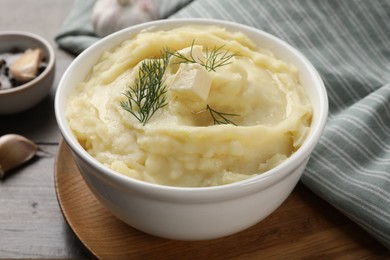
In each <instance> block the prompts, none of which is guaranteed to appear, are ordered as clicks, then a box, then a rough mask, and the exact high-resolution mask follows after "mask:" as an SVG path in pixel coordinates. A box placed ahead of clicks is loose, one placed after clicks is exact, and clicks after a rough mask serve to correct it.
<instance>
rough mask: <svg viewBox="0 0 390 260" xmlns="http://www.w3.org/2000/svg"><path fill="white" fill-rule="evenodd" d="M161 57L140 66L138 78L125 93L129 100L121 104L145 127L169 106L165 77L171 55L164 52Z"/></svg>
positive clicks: (146, 61)
mask: <svg viewBox="0 0 390 260" xmlns="http://www.w3.org/2000/svg"><path fill="white" fill-rule="evenodd" d="M161 56H162V57H161V59H158V58H153V59H146V60H144V61H143V62H142V63H141V64H140V67H139V72H138V78H136V79H135V81H134V84H133V85H131V86H130V87H129V90H127V91H126V92H125V93H124V95H125V96H126V98H127V100H126V101H121V102H120V105H121V107H122V108H123V109H124V110H126V111H128V112H129V113H131V114H132V115H133V116H134V117H135V118H136V119H137V120H138V121H140V122H141V123H142V124H143V125H145V124H146V123H147V122H148V121H149V119H150V118H151V117H152V116H153V115H154V113H155V112H156V111H157V110H158V109H160V108H162V107H164V106H166V105H167V99H166V96H165V93H166V92H167V87H166V85H165V84H164V80H163V75H164V72H165V69H166V67H167V66H168V60H169V56H170V55H169V53H168V52H162V53H161Z"/></svg>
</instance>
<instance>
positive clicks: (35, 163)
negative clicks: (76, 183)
mask: <svg viewBox="0 0 390 260" xmlns="http://www.w3.org/2000/svg"><path fill="white" fill-rule="evenodd" d="M72 3H73V1H71V0H36V1H31V0H0V11H1V12H0V31H5V30H23V31H29V32H33V33H36V34H39V35H41V36H43V37H44V38H46V39H47V40H48V41H49V42H51V43H52V45H53V47H55V50H56V55H57V59H56V66H57V68H56V77H55V82H54V84H53V89H52V92H51V94H50V95H49V96H48V97H47V98H46V99H45V100H44V101H42V102H41V103H40V104H39V105H37V106H36V107H34V108H33V109H31V110H29V111H27V112H23V113H20V114H16V115H11V116H0V136H1V135H4V134H8V133H16V134H21V135H24V136H26V137H27V138H30V139H31V140H33V141H34V142H35V143H37V144H38V145H39V146H40V147H42V148H43V149H44V150H46V151H47V152H48V153H49V154H50V156H47V157H43V158H36V159H34V160H32V161H31V162H29V163H28V164H27V165H25V166H23V167H21V168H19V169H17V170H15V171H13V172H11V173H10V174H9V175H8V176H7V178H5V179H4V180H1V181H0V259H9V258H18V259H20V258H29V259H31V258H37V259H41V258H56V259H66V258H78V259H80V258H89V257H90V254H89V253H88V252H87V251H86V250H85V249H84V247H83V245H82V243H81V242H80V241H79V240H78V238H77V237H76V236H75V235H74V232H73V230H72V229H71V228H70V227H69V226H68V224H67V223H66V221H65V219H64V217H63V215H62V213H61V210H60V207H59V204H58V201H57V196H56V190H55V185H54V165H55V158H56V157H55V156H56V154H57V151H58V146H59V142H60V140H61V135H60V133H59V130H58V128H57V125H56V121H55V117H54V109H53V106H54V94H55V89H56V86H57V85H58V82H59V80H60V78H61V76H62V74H63V72H64V71H65V69H66V68H67V66H68V65H69V64H70V63H71V61H72V59H73V58H74V57H73V56H71V55H68V54H67V53H65V52H64V51H62V50H60V49H58V47H57V45H56V44H55V42H54V36H55V34H56V33H57V32H58V30H59V29H60V27H61V25H62V23H63V21H64V19H65V18H66V16H67V14H68V12H69V10H70V8H71V5H72ZM295 208H296V210H305V213H306V214H307V216H305V217H304V218H294V216H296V215H294V214H292V213H293V212H294V210H295ZM286 214H291V216H290V215H286ZM300 215H301V216H302V214H300ZM264 221H265V222H264V223H263V224H262V225H265V226H267V223H269V225H272V228H271V226H267V227H268V228H266V229H264V231H267V232H270V233H269V234H266V233H267V232H262V233H261V234H257V235H256V236H254V237H252V236H251V237H248V238H247V241H251V243H249V242H248V243H242V244H243V245H245V244H247V245H248V244H250V245H251V246H256V243H253V241H254V239H255V240H256V242H258V243H259V244H262V243H263V242H264V241H271V244H272V247H271V246H270V247H268V248H267V247H264V246H265V244H262V248H263V249H264V253H266V252H267V254H268V255H269V251H270V250H272V251H273V252H278V251H279V250H280V252H282V251H283V250H284V248H285V247H286V245H288V246H289V248H294V250H291V252H290V253H289V254H288V255H290V256H291V257H292V258H311V256H313V255H310V254H308V252H315V251H316V250H311V251H310V250H300V248H302V249H303V248H306V249H307V247H313V245H314V246H315V245H318V244H319V243H322V242H324V243H329V241H330V240H331V241H333V242H332V243H333V244H334V246H333V247H327V248H331V250H330V251H327V252H322V253H321V252H318V251H316V256H321V255H322V256H324V257H325V258H343V259H344V258H347V259H348V258H349V259H356V258H370V259H378V258H380V259H382V258H385V257H386V256H388V257H390V255H389V251H387V250H386V249H385V248H384V247H383V246H382V245H381V244H380V243H378V242H377V241H376V240H375V239H373V238H372V237H371V236H370V235H368V234H367V233H366V232H365V231H363V230H362V229H361V228H360V227H358V226H357V225H356V224H355V223H353V222H352V221H350V220H349V219H348V218H346V217H345V216H344V215H342V214H341V213H339V212H338V211H337V210H335V209H334V208H333V207H331V206H330V205H328V204H327V203H326V202H325V201H323V200H322V199H320V198H319V197H317V196H316V195H315V194H313V193H312V192H311V191H309V190H308V189H307V188H305V187H304V186H303V185H302V184H299V185H298V186H297V188H296V189H295V190H294V191H293V194H292V196H291V198H289V200H288V201H287V202H286V203H284V204H283V205H282V206H281V207H280V208H279V209H278V211H277V212H276V213H275V214H272V215H271V216H270V217H269V218H267V219H265V220H264ZM279 222H280V225H279V224H278V223H279ZM297 234H299V238H298V237H297V236H296V235H297ZM252 235H254V234H253V232H252ZM233 240H234V239H233ZM164 244H167V245H172V244H175V243H164ZM186 245H187V246H188V247H189V248H192V249H193V248H194V247H195V244H191V243H190V244H188V243H187V244H186ZM211 247H212V248H211ZM218 248H219V242H218V241H216V240H215V241H210V252H213V254H212V255H214V256H217V255H218V250H217V249H218ZM171 249H172V248H171ZM151 250H153V247H151ZM158 250H159V256H160V258H164V250H161V248H160V249H158ZM251 251H254V249H253V248H252V249H251V248H248V254H247V255H246V256H248V257H249V256H251V254H250V252H251ZM183 252H184V253H185V252H186V250H183ZM188 252H190V251H188ZM302 252H306V253H305V254H303V253H302ZM285 253H286V252H285V251H284V256H286V254H285ZM198 255H199V256H201V255H202V256H207V254H205V253H204V252H203V253H199V254H198ZM273 255H277V254H275V253H274V254H273ZM144 256H146V255H144ZM181 256H182V257H183V258H185V255H181ZM230 256H233V255H230ZM234 256H235V257H237V258H246V257H245V255H242V256H241V257H240V256H238V255H234ZM249 258H251V257H249ZM252 258H253V257H252Z"/></svg>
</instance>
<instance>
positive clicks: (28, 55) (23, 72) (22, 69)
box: [10, 48, 42, 82]
mask: <svg viewBox="0 0 390 260" xmlns="http://www.w3.org/2000/svg"><path fill="white" fill-rule="evenodd" d="M41 56H42V51H41V49H39V48H37V49H27V50H26V51H25V52H24V53H23V54H22V55H21V56H20V57H19V58H18V59H17V60H15V61H14V63H12V65H11V68H10V71H11V74H12V75H13V77H14V78H15V79H16V80H17V81H19V82H27V81H29V80H32V79H34V78H35V77H36V76H37V75H38V68H39V63H40V61H41Z"/></svg>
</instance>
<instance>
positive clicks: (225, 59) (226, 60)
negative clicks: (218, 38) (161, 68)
mask: <svg viewBox="0 0 390 260" xmlns="http://www.w3.org/2000/svg"><path fill="white" fill-rule="evenodd" d="M194 44H195V40H194V41H192V44H191V49H190V55H189V57H186V56H185V55H183V54H182V53H180V52H179V51H174V52H170V55H172V56H175V57H177V58H178V59H179V61H177V62H176V63H198V64H200V65H201V66H203V67H204V68H205V69H206V70H207V71H215V70H216V69H217V68H219V67H222V66H225V65H228V64H230V63H232V61H231V59H232V58H233V57H234V56H237V53H230V52H229V50H223V48H224V45H222V46H219V47H216V46H215V47H214V48H213V49H211V50H209V48H208V47H207V46H206V48H205V60H204V61H203V60H200V59H199V58H198V59H197V60H196V59H195V57H194V56H193V49H194Z"/></svg>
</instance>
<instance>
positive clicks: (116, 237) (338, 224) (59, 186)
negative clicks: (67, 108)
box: [55, 141, 389, 259]
mask: <svg viewBox="0 0 390 260" xmlns="http://www.w3.org/2000/svg"><path fill="white" fill-rule="evenodd" d="M55 186H56V193H57V197H58V201H59V205H60V207H61V210H62V212H63V215H64V217H65V219H66V221H67V222H68V224H69V226H70V227H71V229H72V230H73V231H74V233H75V235H76V236H77V237H78V238H79V240H80V241H81V242H82V243H83V245H84V246H85V248H86V249H87V250H88V251H89V253H90V254H92V255H93V256H94V257H97V258H102V259H130V258H131V259H139V258H142V259H206V258H207V259H216V258H218V259H259V258H260V257H261V258H265V259H268V258H270V257H274V258H275V257H276V258H280V259H285V258H289V257H290V258H291V257H293V258H302V257H304V258H323V259H329V258H331V259H335V258H339V257H340V258H343V259H358V258H359V259H360V258H366V257H370V256H386V255H389V251H387V249H386V248H385V247H384V246H382V245H381V244H380V243H379V242H377V241H376V240H375V239H373V238H372V237H371V236H369V235H368V234H367V233H366V232H365V231H363V230H362V229H361V228H360V227H359V226H357V225H356V224H355V223H354V222H352V221H351V220H349V219H348V218H346V217H345V216H344V215H342V214H341V213H340V212H338V211H337V210H336V209H334V208H333V207H332V206H330V205H329V204H328V203H327V202H325V201H324V200H322V199H320V198H319V197H317V196H316V195H315V194H313V193H312V192H311V191H310V190H308V189H307V188H305V187H304V186H303V185H302V184H298V185H297V187H296V188H295V189H294V191H293V192H292V194H291V195H290V196H289V197H288V199H287V200H286V201H285V202H284V203H283V204H282V205H281V206H280V207H279V208H278V209H277V210H276V211H275V212H274V213H272V214H271V215H270V216H269V217H267V218H266V219H264V220H263V221H262V222H260V223H258V224H257V225H255V226H253V227H251V228H249V229H247V230H245V231H242V232H240V233H238V234H235V235H232V236H228V237H225V238H220V239H215V240H208V241H196V242H188V241H174V240H167V239H162V238H158V237H154V236H151V235H147V234H145V233H143V232H140V231H137V230H135V229H134V228H132V227H130V226H128V225H126V224H125V223H123V222H122V221H120V220H118V219H117V218H116V217H114V216H113V215H111V213H109V212H108V211H107V210H106V209H105V208H104V207H103V206H102V205H101V204H100V202H99V201H97V200H96V198H95V197H94V195H93V194H92V193H91V192H90V190H89V189H88V187H87V186H86V184H85V182H84V180H83V178H82V176H81V175H80V172H79V171H78V169H77V166H76V165H75V162H74V160H73V157H72V154H71V153H70V150H69V148H68V146H67V145H66V144H65V143H64V141H62V142H61V144H60V146H59V151H58V154H57V158H56V164H55ZM259 207H261V205H259Z"/></svg>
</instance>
